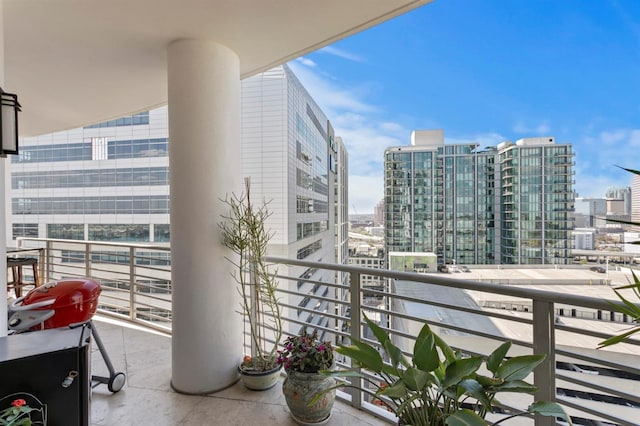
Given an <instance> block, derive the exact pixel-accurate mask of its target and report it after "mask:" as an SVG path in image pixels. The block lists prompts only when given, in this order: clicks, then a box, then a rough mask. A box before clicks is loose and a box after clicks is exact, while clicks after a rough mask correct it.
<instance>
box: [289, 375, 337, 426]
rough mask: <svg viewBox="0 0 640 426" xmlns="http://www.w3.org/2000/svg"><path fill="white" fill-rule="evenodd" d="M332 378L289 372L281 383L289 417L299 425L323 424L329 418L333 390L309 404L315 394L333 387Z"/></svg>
mask: <svg viewBox="0 0 640 426" xmlns="http://www.w3.org/2000/svg"><path fill="white" fill-rule="evenodd" d="M334 384H335V380H334V379H333V377H327V376H324V375H322V374H318V373H299V372H297V371H291V372H289V373H287V377H286V378H285V379H284V383H282V392H283V393H284V398H285V400H286V402H287V406H289V411H290V412H291V417H293V420H295V422H296V423H298V424H301V425H310V424H313V425H321V424H325V423H326V422H327V421H328V420H329V416H331V408H332V407H333V401H334V400H335V397H336V391H335V389H334V390H332V391H331V392H327V393H325V394H323V395H322V397H321V398H320V399H319V400H318V401H317V402H316V403H315V404H313V405H309V402H310V401H311V400H312V399H313V398H314V396H315V395H316V393H318V392H320V391H322V390H324V389H328V388H330V387H332V386H334Z"/></svg>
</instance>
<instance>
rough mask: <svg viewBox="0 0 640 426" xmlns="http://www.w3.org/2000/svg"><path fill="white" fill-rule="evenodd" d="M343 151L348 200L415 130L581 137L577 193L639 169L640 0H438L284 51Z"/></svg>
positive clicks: (490, 139)
mask: <svg viewBox="0 0 640 426" xmlns="http://www.w3.org/2000/svg"><path fill="white" fill-rule="evenodd" d="M290 66H291V68H292V69H293V71H294V72H295V73H296V75H297V76H298V77H299V78H300V80H301V81H302V83H303V84H304V85H305V87H306V88H307V90H308V91H309V92H310V94H311V96H312V97H313V98H314V99H315V100H316V101H317V102H318V104H319V105H320V107H321V108H322V109H323V110H324V111H325V113H326V114H327V116H328V117H329V119H330V120H331V121H332V124H333V126H334V128H335V129H336V134H338V135H340V136H342V137H343V140H344V142H345V144H346V146H347V149H348V151H349V175H350V176H349V178H350V185H349V186H350V188H349V189H350V194H349V200H350V201H349V204H350V208H349V210H350V213H355V212H356V211H357V212H358V213H369V212H372V211H373V206H374V205H375V204H376V203H377V202H378V201H379V200H381V199H382V195H383V186H384V183H383V166H382V165H383V153H384V149H385V148H387V147H389V146H398V145H407V144H409V138H410V134H411V131H412V130H414V129H443V130H444V133H445V143H462V142H477V143H480V144H481V145H483V146H488V145H496V144H498V143H500V142H502V141H505V140H511V141H515V140H517V139H520V138H523V137H533V136H555V137H556V143H571V144H573V147H574V151H575V153H576V157H575V160H576V167H575V170H576V176H575V180H576V185H575V189H576V191H577V192H578V194H579V196H584V197H588V196H593V197H603V196H604V194H605V192H606V190H607V188H609V187H612V186H629V185H630V183H631V175H630V174H629V173H626V172H624V171H621V170H619V169H617V168H616V167H615V166H616V165H619V166H623V167H629V168H640V155H639V154H638V152H639V151H640V120H639V119H640V1H638V0H617V1H616V0H561V1H559V0H535V1H530V0H436V1H434V2H433V3H431V4H427V5H425V6H424V7H421V8H419V9H417V10H415V11H413V12H410V13H408V14H405V15H403V16H401V17H398V18H396V19H394V20H391V21H389V22H386V23H384V24H381V25H379V26H376V27H374V28H372V29H369V30H367V31H365V32H362V33H360V34H357V35H355V36H352V37H350V38H348V39H345V40H342V41H340V42H338V43H336V44H333V45H331V46H329V47H326V48H324V49H321V50H319V51H317V52H314V53H312V54H309V55H307V56H305V57H302V58H299V59H297V60H295V61H292V62H290Z"/></svg>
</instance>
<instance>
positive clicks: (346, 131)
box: [289, 61, 410, 213]
mask: <svg viewBox="0 0 640 426" xmlns="http://www.w3.org/2000/svg"><path fill="white" fill-rule="evenodd" d="M289 66H290V67H291V69H292V70H293V72H294V73H295V74H296V76H297V77H298V78H299V79H300V81H301V82H302V84H303V85H304V86H305V88H306V89H307V91H308V92H309V93H310V94H311V96H312V97H313V99H314V100H315V101H316V102H317V103H318V105H319V106H320V108H322V110H323V111H324V112H325V114H326V115H327V117H328V118H329V120H331V124H332V125H333V128H334V129H335V131H336V135H338V136H340V137H342V140H343V141H344V143H345V145H346V147H347V151H348V155H349V211H350V212H355V211H358V213H372V212H373V207H374V205H375V204H376V203H378V201H380V199H381V198H382V194H383V190H384V181H383V169H384V167H383V164H384V150H385V149H386V148H388V147H391V146H398V145H407V144H408V143H409V133H410V132H409V130H407V129H406V128H405V126H403V125H402V123H400V122H396V121H393V120H390V119H389V118H390V117H389V116H388V115H387V114H385V115H384V117H383V114H382V112H383V111H382V110H381V108H380V107H378V106H376V105H373V104H371V103H370V102H368V101H367V97H368V95H369V94H370V93H371V92H372V91H374V90H375V84H373V83H363V84H360V85H358V86H357V87H351V86H349V87H345V86H343V85H341V84H340V82H339V80H337V79H336V78H334V77H333V76H331V75H328V74H324V73H323V71H322V70H320V69H318V68H314V69H313V70H312V69H309V68H307V67H303V66H301V65H300V64H298V62H297V61H294V62H291V63H290V64H289Z"/></svg>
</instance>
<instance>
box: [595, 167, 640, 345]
mask: <svg viewBox="0 0 640 426" xmlns="http://www.w3.org/2000/svg"><path fill="white" fill-rule="evenodd" d="M621 169H623V170H625V171H627V172H629V173H633V174H636V175H639V176H640V171H638V170H633V169H626V168H624V167H621ZM608 221H609V222H616V223H622V224H626V225H635V226H640V223H638V222H630V221H624V220H614V219H608ZM632 244H640V241H634V242H633V243H632ZM631 275H632V278H633V282H632V283H630V284H628V285H624V286H620V287H616V288H614V289H613V291H614V292H615V293H616V296H618V298H619V299H620V300H621V301H622V303H623V305H622V306H620V305H616V304H611V305H612V307H613V309H615V310H616V311H618V312H622V313H623V314H626V315H627V316H629V317H630V318H632V319H633V322H635V323H637V324H640V306H638V305H636V304H634V303H633V302H631V301H630V300H629V299H627V298H626V297H624V296H623V295H622V293H621V292H620V290H626V289H631V290H633V293H634V294H635V295H636V297H637V299H638V300H640V279H639V278H638V276H637V275H636V273H635V272H633V270H632V271H631ZM638 332H640V325H638V326H635V327H632V328H631V329H629V330H626V331H624V332H623V333H621V334H619V335H616V336H613V337H610V338H608V339H606V340H603V341H602V342H600V343H599V345H598V349H600V348H604V347H606V346H611V345H615V344H617V343H620V342H624V341H625V340H627V339H628V338H629V337H631V336H632V335H633V334H636V333H638Z"/></svg>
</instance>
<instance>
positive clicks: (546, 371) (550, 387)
mask: <svg viewBox="0 0 640 426" xmlns="http://www.w3.org/2000/svg"><path fill="white" fill-rule="evenodd" d="M554 321H555V316H554V309H553V303H552V302H543V301H539V300H533V353H534V354H536V355H539V354H545V355H546V358H545V359H544V361H542V363H541V364H540V365H538V367H536V369H535V370H534V371H533V383H534V384H535V386H536V387H537V388H538V390H537V391H536V393H535V395H534V397H535V400H536V401H549V402H554V401H555V400H556V339H555V323H554ZM535 424H536V426H553V425H555V424H556V419H555V418H553V417H548V416H541V415H539V414H536V420H535Z"/></svg>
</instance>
